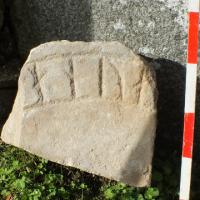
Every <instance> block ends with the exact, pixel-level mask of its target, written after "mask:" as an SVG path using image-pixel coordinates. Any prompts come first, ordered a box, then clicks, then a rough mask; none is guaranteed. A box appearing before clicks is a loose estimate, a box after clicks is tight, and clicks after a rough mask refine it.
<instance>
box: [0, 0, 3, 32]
mask: <svg viewBox="0 0 200 200" xmlns="http://www.w3.org/2000/svg"><path fill="white" fill-rule="evenodd" d="M3 19H4V3H3V0H0V30H1V28H2V25H3Z"/></svg>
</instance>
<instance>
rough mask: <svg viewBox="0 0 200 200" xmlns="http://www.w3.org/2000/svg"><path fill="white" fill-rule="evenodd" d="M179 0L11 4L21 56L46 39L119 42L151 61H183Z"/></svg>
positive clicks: (182, 4)
mask: <svg viewBox="0 0 200 200" xmlns="http://www.w3.org/2000/svg"><path fill="white" fill-rule="evenodd" d="M187 4H188V2H187V1H185V0H179V1H177V0H153V1H150V0H101V1H99V0H59V1H57V0H43V1H41V0H34V1H32V0H13V1H12V6H11V18H12V22H13V26H14V27H15V31H16V35H17V38H18V45H19V50H20V52H21V54H22V55H25V54H27V53H28V52H29V50H30V49H31V48H33V47H34V46H36V45H39V44H41V43H44V42H49V41H52V40H60V39H67V40H72V41H74V40H84V41H95V40H103V41H113V40H114V41H120V42H121V43H124V44H125V45H126V46H128V47H130V48H131V49H133V50H134V51H135V52H136V53H141V54H143V55H145V56H148V57H151V58H158V57H159V58H165V59H169V60H172V61H177V62H179V63H182V64H183V63H184V64H185V60H186V49H187V48H186V42H187V7H188V5H187Z"/></svg>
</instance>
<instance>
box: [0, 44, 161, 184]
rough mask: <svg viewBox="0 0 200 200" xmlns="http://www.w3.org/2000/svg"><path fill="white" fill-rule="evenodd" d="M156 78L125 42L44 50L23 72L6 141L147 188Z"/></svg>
mask: <svg viewBox="0 0 200 200" xmlns="http://www.w3.org/2000/svg"><path fill="white" fill-rule="evenodd" d="M154 78H155V77H154V72H153V71H152V69H151V67H150V66H149V65H148V64H147V63H146V62H145V61H144V60H143V59H142V58H141V57H140V56H137V55H135V54H134V53H133V52H132V51H131V50H130V49H128V48H126V47H124V46H123V45H121V44H120V43H118V42H109V43H106V42H91V43H85V42H68V41H57V42H50V43H46V44H43V45H40V46H39V47H37V48H35V49H33V50H32V51H31V53H30V55H29V57H28V59H27V61H26V63H25V64H24V66H23V68H22V70H21V73H20V77H19V82H18V88H19V89H18V93H17V97H16V100H15V103H14V106H13V110H12V112H11V114H10V116H9V118H8V120H7V122H6V124H5V126H4V127H3V131H2V135H1V138H2V139H3V141H5V142H6V143H9V144H12V145H15V146H17V147H20V148H23V149H25V150H26V151H29V152H31V153H33V154H36V155H38V156H41V157H43V158H46V159H49V160H51V161H53V162H57V163H60V164H62V165H67V166H72V167H76V168H80V169H82V170H85V171H87V172H90V173H94V174H97V175H101V176H104V177H107V178H110V179H114V180H117V181H122V182H124V183H127V184H130V185H133V186H140V187H141V186H146V185H148V184H149V183H150V177H151V162H152V155H153V146H154V137H155V130H156V98H157V95H156V86H155V79H154Z"/></svg>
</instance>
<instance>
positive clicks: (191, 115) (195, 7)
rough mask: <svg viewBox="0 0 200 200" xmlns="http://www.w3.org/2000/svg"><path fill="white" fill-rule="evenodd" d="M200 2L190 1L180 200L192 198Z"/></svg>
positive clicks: (196, 0)
mask: <svg viewBox="0 0 200 200" xmlns="http://www.w3.org/2000/svg"><path fill="white" fill-rule="evenodd" d="M199 1H200V0H189V13H188V56H187V66H186V92H185V115H184V135H183V150H182V166H181V183H180V198H179V199H180V200H189V196H190V182H191V168H192V151H193V138H194V122H195V99H196V82H197V62H198V30H199Z"/></svg>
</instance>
